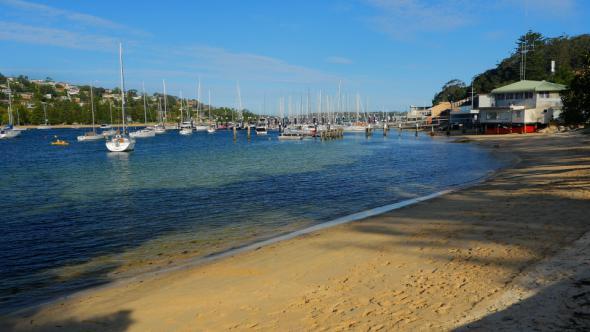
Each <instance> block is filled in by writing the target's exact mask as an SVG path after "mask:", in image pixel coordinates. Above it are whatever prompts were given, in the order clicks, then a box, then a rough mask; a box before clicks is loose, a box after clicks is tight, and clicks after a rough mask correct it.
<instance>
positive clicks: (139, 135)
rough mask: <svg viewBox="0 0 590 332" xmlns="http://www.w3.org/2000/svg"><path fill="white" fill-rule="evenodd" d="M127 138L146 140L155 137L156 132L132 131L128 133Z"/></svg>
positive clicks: (146, 130)
mask: <svg viewBox="0 0 590 332" xmlns="http://www.w3.org/2000/svg"><path fill="white" fill-rule="evenodd" d="M129 136H131V137H133V138H148V137H154V136H156V131H155V130H152V129H141V130H138V131H134V132H131V133H129Z"/></svg>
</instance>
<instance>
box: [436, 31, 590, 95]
mask: <svg viewBox="0 0 590 332" xmlns="http://www.w3.org/2000/svg"><path fill="white" fill-rule="evenodd" d="M523 49H525V50H526V51H527V52H526V71H525V73H526V79H528V80H547V81H552V82H556V83H561V84H566V85H568V84H569V83H570V82H571V80H572V78H573V77H574V73H575V72H576V71H578V70H581V68H582V67H583V64H584V59H585V56H586V55H587V54H589V53H590V34H583V35H579V36H573V37H569V36H560V37H556V38H546V37H544V36H543V35H541V34H540V33H537V32H532V31H529V32H527V33H526V34H525V35H523V36H521V37H520V38H519V39H518V40H517V41H516V45H515V48H514V50H513V51H512V54H511V55H510V56H509V57H507V58H505V59H503V60H502V61H500V63H499V64H498V65H497V66H496V68H493V69H489V70H486V71H485V72H483V73H481V74H478V75H476V76H475V77H474V79H473V88H474V91H475V93H488V92H490V91H492V90H493V89H495V88H497V87H500V86H503V85H506V84H510V83H513V82H516V81H519V80H520V78H521V64H522V52H521V50H523ZM552 60H554V61H555V69H556V70H555V74H552V73H551V61H552ZM470 92H471V85H467V84H465V83H463V82H461V81H459V80H451V81H449V82H448V83H447V84H445V86H444V87H443V88H442V90H441V91H440V92H438V93H437V94H436V95H435V96H434V99H433V104H436V103H438V102H441V101H447V99H448V96H449V95H450V96H451V99H453V100H459V99H463V98H466V97H468V96H470Z"/></svg>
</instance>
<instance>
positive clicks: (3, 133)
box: [0, 79, 20, 139]
mask: <svg viewBox="0 0 590 332" xmlns="http://www.w3.org/2000/svg"><path fill="white" fill-rule="evenodd" d="M6 83H7V86H8V126H5V127H0V139H5V138H14V137H16V136H18V135H20V130H16V129H15V128H14V124H13V122H14V117H13V115H12V93H11V91H10V82H8V79H7V80H6Z"/></svg>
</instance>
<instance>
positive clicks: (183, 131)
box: [178, 128, 193, 136]
mask: <svg viewBox="0 0 590 332" xmlns="http://www.w3.org/2000/svg"><path fill="white" fill-rule="evenodd" d="M178 133H179V134H180V135H184V136H186V135H192V134H193V130H192V128H182V129H180V131H179V132H178Z"/></svg>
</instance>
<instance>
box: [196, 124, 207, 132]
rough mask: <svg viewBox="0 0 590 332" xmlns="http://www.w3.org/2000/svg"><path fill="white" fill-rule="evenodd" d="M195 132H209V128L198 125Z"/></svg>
mask: <svg viewBox="0 0 590 332" xmlns="http://www.w3.org/2000/svg"><path fill="white" fill-rule="evenodd" d="M195 130H196V131H206V130H209V126H202V125H197V126H195Z"/></svg>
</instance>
